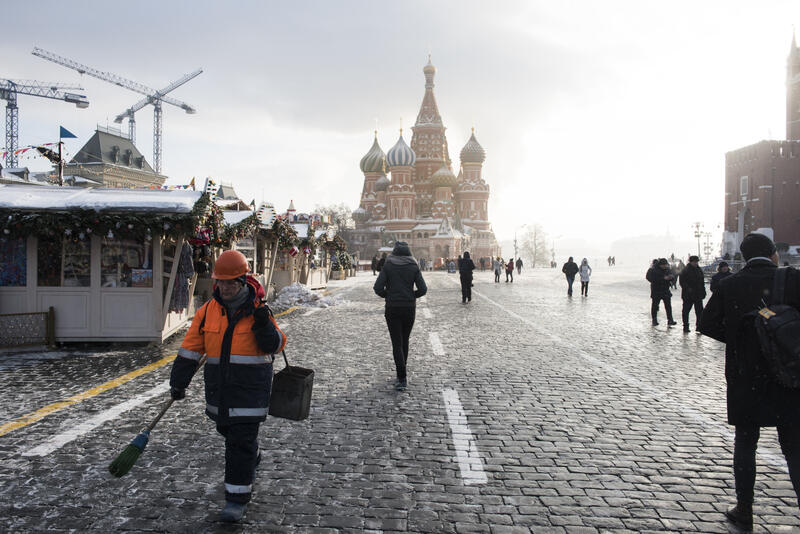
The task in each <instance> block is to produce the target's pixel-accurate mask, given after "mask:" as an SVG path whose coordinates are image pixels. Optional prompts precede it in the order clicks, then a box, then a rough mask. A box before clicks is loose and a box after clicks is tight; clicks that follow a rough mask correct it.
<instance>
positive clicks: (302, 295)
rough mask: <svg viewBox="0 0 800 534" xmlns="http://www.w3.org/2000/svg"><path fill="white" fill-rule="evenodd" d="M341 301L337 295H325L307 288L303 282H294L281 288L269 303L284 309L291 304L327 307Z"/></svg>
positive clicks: (276, 307) (277, 308)
mask: <svg viewBox="0 0 800 534" xmlns="http://www.w3.org/2000/svg"><path fill="white" fill-rule="evenodd" d="M341 302H342V298H341V296H339V295H335V296H331V297H326V296H323V295H322V294H321V293H319V292H317V291H312V290H311V289H308V288H307V287H306V286H304V285H303V284H300V283H298V282H295V283H294V284H292V285H290V286H286V287H284V288H283V289H281V290H280V291H279V292H278V295H277V296H276V297H275V300H273V301H272V302H271V303H270V305H271V306H272V307H273V308H275V309H276V310H286V309H288V308H291V307H292V306H306V307H312V308H328V307H330V306H335V305H337V304H339V303H341Z"/></svg>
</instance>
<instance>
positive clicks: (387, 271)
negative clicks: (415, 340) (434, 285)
mask: <svg viewBox="0 0 800 534" xmlns="http://www.w3.org/2000/svg"><path fill="white" fill-rule="evenodd" d="M415 287H416V289H415ZM372 289H373V291H375V294H376V295H378V296H379V297H381V298H383V299H385V300H386V305H385V309H384V317H385V318H386V327H387V328H388V329H389V338H390V339H391V340H392V355H393V356H394V365H395V371H396V374H397V381H396V382H395V389H396V390H397V391H405V390H406V388H407V387H408V373H407V369H406V366H407V364H408V338H409V337H410V336H411V329H412V328H414V318H415V314H416V309H417V299H418V298H420V297H421V296H423V295H425V293H427V292H428V286H426V285H425V279H424V278H422V272H421V271H420V269H419V265H417V260H415V259H414V256H412V255H411V249H410V248H409V246H408V243H406V242H405V241H397V242H396V243H395V244H394V250H392V253H391V255H390V256H389V257H388V258H386V263H385V264H384V266H383V269H381V272H380V274H379V275H378V279H377V280H375V285H374V286H373V287H372Z"/></svg>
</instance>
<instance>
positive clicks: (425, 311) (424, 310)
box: [422, 308, 433, 319]
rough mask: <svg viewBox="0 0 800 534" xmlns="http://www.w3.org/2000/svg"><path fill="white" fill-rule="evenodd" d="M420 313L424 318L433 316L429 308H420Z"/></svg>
mask: <svg viewBox="0 0 800 534" xmlns="http://www.w3.org/2000/svg"><path fill="white" fill-rule="evenodd" d="M422 315H423V316H424V317H425V318H426V319H430V318H431V317H433V314H432V313H431V310H430V308H422Z"/></svg>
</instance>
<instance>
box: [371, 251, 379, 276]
mask: <svg viewBox="0 0 800 534" xmlns="http://www.w3.org/2000/svg"><path fill="white" fill-rule="evenodd" d="M371 267H372V276H375V275H376V274H378V273H377V271H378V255H377V254H375V255H374V256H372V264H371Z"/></svg>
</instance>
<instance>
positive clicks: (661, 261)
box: [658, 258, 669, 265]
mask: <svg viewBox="0 0 800 534" xmlns="http://www.w3.org/2000/svg"><path fill="white" fill-rule="evenodd" d="M658 264H659V265H669V262H668V261H667V258H661V259H659V260H658Z"/></svg>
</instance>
